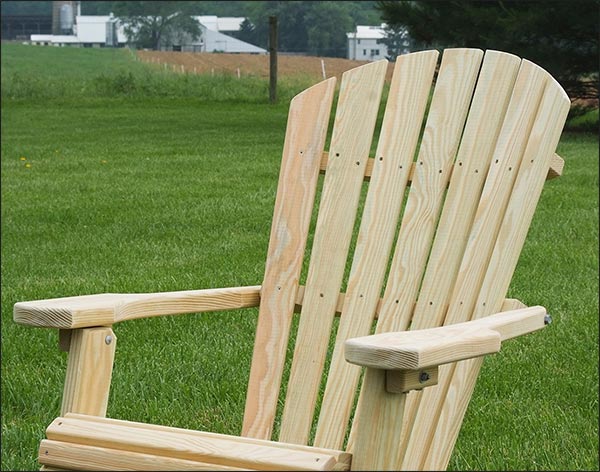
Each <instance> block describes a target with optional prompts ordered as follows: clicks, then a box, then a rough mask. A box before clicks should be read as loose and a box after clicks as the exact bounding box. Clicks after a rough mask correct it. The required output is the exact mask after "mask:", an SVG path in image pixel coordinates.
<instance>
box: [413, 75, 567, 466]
mask: <svg viewBox="0 0 600 472" xmlns="http://www.w3.org/2000/svg"><path fill="white" fill-rule="evenodd" d="M544 75H546V79H547V82H546V86H545V90H544V96H543V98H542V100H541V104H540V106H539V109H538V110H537V116H536V118H535V122H534V124H533V127H532V129H531V132H530V134H529V136H528V139H527V146H526V148H525V152H524V155H523V158H522V160H521V164H520V166H519V170H518V175H517V178H516V181H515V184H514V186H513V189H512V192H511V196H510V200H509V202H508V206H507V208H506V211H505V213H504V219H503V222H502V226H501V228H500V231H499V233H498V237H497V239H496V242H495V245H494V249H493V252H492V256H491V260H490V263H489V265H488V268H487V271H486V274H485V277H484V280H483V283H482V286H481V289H480V291H479V294H478V299H477V301H476V303H475V311H474V313H473V315H472V316H473V318H474V319H480V318H483V317H485V318H484V319H488V318H490V317H489V316H488V315H489V313H493V312H494V311H495V310H497V309H498V307H499V306H500V305H501V304H502V302H503V297H504V296H505V294H506V292H507V291H508V287H509V284H510V280H511V278H512V275H513V273H514V270H515V267H516V265H517V261H518V258H519V255H520V253H521V250H522V248H523V244H524V242H525V237H526V235H527V232H528V230H529V226H530V224H531V221H532V219H533V214H534V212H535V208H536V206H537V203H538V201H539V197H540V195H541V192H542V188H543V185H544V180H545V175H546V174H547V169H548V167H549V165H550V162H551V161H552V156H553V153H554V150H555V149H556V146H557V145H558V141H559V139H560V135H561V132H562V129H563V126H564V123H565V121H566V118H567V114H568V111H569V108H570V100H569V98H568V97H567V95H566V94H565V92H564V90H563V89H562V88H561V87H560V85H558V83H557V82H556V81H555V80H554V79H553V78H552V77H551V76H549V75H547V73H546V72H544ZM481 363H482V360H481V359H479V360H473V361H470V362H461V363H458V364H457V365H456V368H455V371H454V374H453V377H452V382H451V384H450V385H449V387H448V391H451V392H453V394H455V395H456V396H458V397H462V398H467V399H469V398H470V397H471V395H472V392H473V389H474V387H475V382H476V380H477V376H478V375H479V370H480V368H481ZM467 405H468V400H467V402H459V403H457V404H453V403H452V402H448V401H447V400H446V402H445V403H444V407H443V408H442V410H441V413H440V419H439V421H438V426H437V428H436V431H435V435H434V437H433V440H432V442H431V447H430V452H429V454H428V455H427V458H426V461H425V462H424V464H425V467H426V468H431V467H438V466H444V467H445V466H446V465H447V464H448V461H449V460H450V455H451V453H452V449H453V448H454V443H455V441H456V438H457V436H458V432H459V430H460V425H461V424H462V420H463V417H464V414H465V411H466V407H467ZM434 451H435V452H434Z"/></svg>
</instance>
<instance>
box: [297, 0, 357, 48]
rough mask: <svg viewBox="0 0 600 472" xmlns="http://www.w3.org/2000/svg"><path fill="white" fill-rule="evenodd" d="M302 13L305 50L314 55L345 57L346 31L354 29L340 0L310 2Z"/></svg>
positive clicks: (348, 14) (346, 9)
mask: <svg viewBox="0 0 600 472" xmlns="http://www.w3.org/2000/svg"><path fill="white" fill-rule="evenodd" d="M311 3H313V5H311V8H309V9H308V10H307V12H306V13H305V15H304V22H305V24H306V25H307V28H306V29H307V31H306V32H307V52H308V53H309V54H311V55H315V56H327V57H345V56H346V51H347V42H348V39H347V37H346V33H347V32H349V31H352V30H353V29H354V24H353V21H352V17H351V16H350V13H349V11H348V8H346V7H345V6H344V4H343V3H342V2H311Z"/></svg>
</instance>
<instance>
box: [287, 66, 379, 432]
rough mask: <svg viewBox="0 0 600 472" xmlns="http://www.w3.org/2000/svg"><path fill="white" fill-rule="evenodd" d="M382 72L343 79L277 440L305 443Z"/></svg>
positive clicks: (355, 72)
mask: <svg viewBox="0 0 600 472" xmlns="http://www.w3.org/2000/svg"><path fill="white" fill-rule="evenodd" d="M386 70H387V61H378V62H374V63H371V64H367V65H364V66H361V67H358V68H356V69H352V70H351V71H348V72H346V73H344V75H343V77H342V84H341V87H340V98H339V102H338V106H337V112H336V119H335V123H334V129H333V135H332V139H331V146H330V150H329V164H328V172H327V174H326V176H325V181H324V183H323V191H322V195H321V203H320V206H319V215H318V217H317V225H316V229H315V237H314V243H313V248H312V253H311V262H310V265H309V269H308V276H307V281H306V290H305V294H304V301H303V305H302V311H301V316H300V324H299V327H298V334H297V338H296V346H295V349H294V358H293V362H292V369H291V372H290V380H289V383H288V388H287V395H286V400H285V405H284V410H283V416H282V423H281V434H280V436H279V440H280V441H282V442H290V443H298V444H306V443H307V442H308V435H309V432H310V427H311V423H312V419H313V414H314V408H315V403H316V398H317V393H318V389H319V385H320V381H321V375H322V371H323V365H324V362H325V355H326V353H327V347H328V341H329V338H330V334H331V325H332V321H333V317H334V315H335V307H336V303H337V299H338V294H339V292H340V288H341V283H342V278H343V274H344V268H345V264H346V257H347V253H348V247H349V245H350V240H351V236H352V229H353V227H354V221H355V217H356V210H357V207H358V202H359V197H360V190H361V186H362V182H363V176H364V173H365V166H366V162H367V159H368V154H369V149H370V146H371V141H372V139H373V131H374V128H375V122H376V119H377V111H378V109H379V102H380V99H381V92H382V88H383V81H384V78H385V73H386Z"/></svg>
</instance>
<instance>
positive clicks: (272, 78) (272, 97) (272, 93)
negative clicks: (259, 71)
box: [269, 16, 277, 103]
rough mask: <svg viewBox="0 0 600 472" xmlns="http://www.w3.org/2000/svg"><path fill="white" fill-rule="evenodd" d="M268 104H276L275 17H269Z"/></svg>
mask: <svg viewBox="0 0 600 472" xmlns="http://www.w3.org/2000/svg"><path fill="white" fill-rule="evenodd" d="M269 65H270V67H269V102H270V103H276V102H277V17H276V16H270V17H269Z"/></svg>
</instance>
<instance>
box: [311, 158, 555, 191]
mask: <svg viewBox="0 0 600 472" xmlns="http://www.w3.org/2000/svg"><path fill="white" fill-rule="evenodd" d="M328 162H329V152H327V151H324V152H323V157H322V158H321V164H320V167H319V170H320V172H321V174H324V173H325V172H326V171H327V164H328ZM374 164H375V158H374V157H369V159H368V160H367V165H366V166H365V180H369V179H370V178H371V175H372V174H373V165H374ZM564 166H565V161H564V159H563V158H562V157H560V156H559V155H558V154H556V153H555V154H554V155H553V156H552V159H551V160H550V168H549V169H548V175H547V176H546V180H551V179H555V178H557V177H560V176H561V175H562V172H563V168H564ZM414 172H415V164H414V162H413V164H412V166H411V168H410V173H409V176H408V183H409V184H410V182H412V180H413V175H414Z"/></svg>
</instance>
